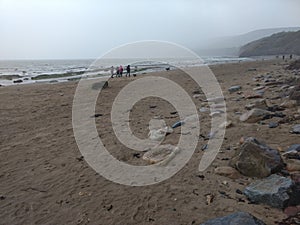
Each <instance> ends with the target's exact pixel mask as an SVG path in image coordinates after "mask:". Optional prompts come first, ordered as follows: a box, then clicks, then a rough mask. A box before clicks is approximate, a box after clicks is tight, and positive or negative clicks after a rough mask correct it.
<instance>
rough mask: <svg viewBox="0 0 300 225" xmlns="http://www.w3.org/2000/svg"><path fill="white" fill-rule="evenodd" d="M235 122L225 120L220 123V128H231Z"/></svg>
mask: <svg viewBox="0 0 300 225" xmlns="http://www.w3.org/2000/svg"><path fill="white" fill-rule="evenodd" d="M232 125H233V124H232V122H231V121H230V120H228V121H225V122H223V123H222V124H220V126H219V128H221V129H224V128H229V127H231V126H232Z"/></svg>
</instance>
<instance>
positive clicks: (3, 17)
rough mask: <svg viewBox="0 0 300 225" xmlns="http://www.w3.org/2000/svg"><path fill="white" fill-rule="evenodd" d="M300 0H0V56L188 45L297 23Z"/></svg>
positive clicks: (85, 54) (82, 54) (77, 55)
mask: <svg viewBox="0 0 300 225" xmlns="http://www.w3.org/2000/svg"><path fill="white" fill-rule="evenodd" d="M299 9H300V1H299V0H243V1H242V0H226V1H225V0H0V59H84V58H97V57H99V56H101V55H102V54H104V53H105V52H108V51H110V50H111V49H112V48H115V47H117V46H119V45H123V44H126V43H130V42H134V41H142V40H163V41H170V42H174V43H178V44H180V45H183V46H187V47H189V48H193V47H201V46H205V44H206V42H207V40H210V39H213V38H217V37H223V36H232V35H238V34H243V33H247V32H250V31H253V30H257V29H264V28H275V27H297V26H299V25H300V13H299Z"/></svg>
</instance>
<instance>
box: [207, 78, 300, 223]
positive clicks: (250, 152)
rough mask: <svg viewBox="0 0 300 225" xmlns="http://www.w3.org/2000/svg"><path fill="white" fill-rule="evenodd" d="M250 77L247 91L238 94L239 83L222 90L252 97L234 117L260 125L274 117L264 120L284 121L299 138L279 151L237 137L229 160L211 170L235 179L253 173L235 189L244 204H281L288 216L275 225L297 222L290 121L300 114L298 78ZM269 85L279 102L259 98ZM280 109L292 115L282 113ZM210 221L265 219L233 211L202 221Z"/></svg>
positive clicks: (299, 194)
mask: <svg viewBox="0 0 300 225" xmlns="http://www.w3.org/2000/svg"><path fill="white" fill-rule="evenodd" d="M253 80H254V82H257V84H256V87H255V88H253V92H252V93H243V91H242V87H241V86H232V87H230V88H229V89H228V92H229V93H230V94H232V93H237V94H238V95H239V96H242V97H241V98H243V99H250V100H252V99H254V101H253V102H251V103H250V104H248V105H246V106H245V109H246V110H247V111H246V112H245V113H243V114H241V116H240V118H239V119H240V121H241V122H243V123H259V124H265V123H266V121H268V120H270V119H273V118H274V117H275V119H276V120H277V121H276V122H274V121H271V122H267V124H268V125H269V128H276V127H278V126H280V124H283V123H287V124H288V125H289V126H290V133H292V134H293V135H296V136H295V137H297V138H295V140H298V141H299V143H298V144H292V145H290V146H289V147H288V148H287V149H286V150H285V151H284V150H282V149H281V151H279V150H278V149H273V148H271V147H269V146H268V145H267V144H265V143H263V142H262V141H261V140H258V139H256V138H254V137H248V138H242V139H241V141H240V146H239V148H238V149H237V151H236V152H235V155H234V157H233V158H232V159H231V160H230V162H229V165H228V166H222V167H217V168H215V170H214V172H215V174H217V175H220V176H226V177H229V178H231V179H238V178H240V177H241V176H246V177H251V178H253V179H254V182H252V183H250V184H249V185H248V186H246V187H245V189H244V190H243V191H241V194H243V195H245V196H246V197H247V199H248V200H249V202H250V203H253V204H264V205H268V206H270V207H274V208H278V209H282V210H283V211H284V213H285V214H286V215H287V216H288V218H287V219H285V220H283V221H282V222H281V223H280V224H282V225H285V224H298V223H296V222H299V221H300V138H299V137H300V136H298V134H300V124H297V123H295V122H294V121H297V120H299V119H300V115H299V114H300V110H299V105H300V79H299V78H297V79H292V81H289V82H287V81H284V80H279V79H274V78H273V77H272V75H260V76H256V77H254V79H253ZM269 88H271V89H272V88H274V89H273V92H277V93H279V97H278V99H279V100H282V103H281V104H278V105H270V104H269V102H268V101H267V100H266V99H265V98H264V94H265V92H266V90H268V89H269ZM277 90H279V91H277ZM275 98H277V97H274V99H275ZM297 107H298V111H297ZM287 109H288V110H287ZM286 111H287V113H289V112H292V113H294V114H293V115H288V114H287V115H285V114H284V113H285V112H286ZM290 114H291V113H290ZM291 121H292V122H291ZM295 221H296V222H295ZM210 224H214V225H217V224H222V225H223V224H225V225H226V224H246V225H248V224H249V225H257V224H265V223H264V222H263V221H261V220H259V219H257V218H256V217H254V216H252V215H251V214H249V213H245V212H237V213H234V214H231V215H228V216H225V217H221V218H216V219H212V220H209V221H207V222H205V223H203V224H202V225H210Z"/></svg>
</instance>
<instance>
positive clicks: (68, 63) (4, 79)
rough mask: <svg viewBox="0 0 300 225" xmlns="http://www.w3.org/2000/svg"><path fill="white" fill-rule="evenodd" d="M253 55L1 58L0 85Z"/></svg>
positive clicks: (158, 68)
mask: <svg viewBox="0 0 300 225" xmlns="http://www.w3.org/2000/svg"><path fill="white" fill-rule="evenodd" d="M251 60H254V59H252V58H235V57H202V58H201V59H194V58H193V59H191V58H174V59H172V58H168V59H166V58H165V59H155V60H153V59H136V58H135V59H98V60H95V59H80V60H78V59H76V60H0V85H2V86H7V85H17V84H30V83H38V82H51V83H55V82H66V81H70V80H76V79H80V78H82V77H87V78H89V77H90V78H92V77H97V76H109V75H110V73H111V72H110V71H111V67H112V66H113V67H114V68H117V67H118V66H119V65H123V67H124V68H125V67H126V65H129V64H130V65H131V72H132V73H136V74H137V75H138V74H142V73H149V72H156V71H162V70H165V69H167V68H168V69H175V68H184V67H194V66H203V65H214V64H223V63H234V62H240V61H251Z"/></svg>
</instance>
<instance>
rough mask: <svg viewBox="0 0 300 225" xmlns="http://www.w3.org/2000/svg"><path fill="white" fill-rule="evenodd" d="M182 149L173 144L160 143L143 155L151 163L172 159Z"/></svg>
mask: <svg viewBox="0 0 300 225" xmlns="http://www.w3.org/2000/svg"><path fill="white" fill-rule="evenodd" d="M179 151H180V149H179V148H178V147H176V146H173V145H160V146H158V147H155V148H152V149H150V150H149V151H147V152H146V153H145V154H144V155H143V160H145V161H147V162H149V163H150V164H156V163H159V162H162V161H165V160H166V159H168V160H167V161H170V160H171V159H172V158H173V157H174V156H175V155H176V153H178V152H179Z"/></svg>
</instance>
